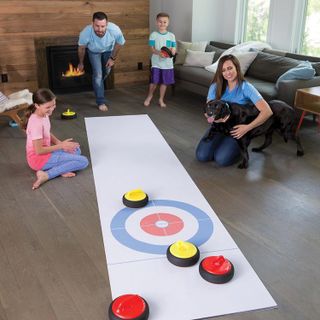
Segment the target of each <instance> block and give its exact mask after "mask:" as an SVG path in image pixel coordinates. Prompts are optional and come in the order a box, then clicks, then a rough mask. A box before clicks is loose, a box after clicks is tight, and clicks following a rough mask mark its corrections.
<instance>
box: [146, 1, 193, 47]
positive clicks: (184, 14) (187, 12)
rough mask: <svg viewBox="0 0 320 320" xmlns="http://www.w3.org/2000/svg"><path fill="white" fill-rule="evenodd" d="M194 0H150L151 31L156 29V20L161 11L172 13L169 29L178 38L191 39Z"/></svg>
mask: <svg viewBox="0 0 320 320" xmlns="http://www.w3.org/2000/svg"><path fill="white" fill-rule="evenodd" d="M192 4H193V0H150V22H149V24H150V32H151V31H154V30H155V29H156V26H155V20H156V16H157V14H158V13H159V12H167V13H168V14H169V15H170V26H169V30H170V31H172V32H173V33H174V34H175V36H176V39H179V40H183V41H191V40H192V38H191V34H192Z"/></svg>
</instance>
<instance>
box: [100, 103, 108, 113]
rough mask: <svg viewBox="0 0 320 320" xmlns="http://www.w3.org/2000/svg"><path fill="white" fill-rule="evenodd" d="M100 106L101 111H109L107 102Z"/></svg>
mask: <svg viewBox="0 0 320 320" xmlns="http://www.w3.org/2000/svg"><path fill="white" fill-rule="evenodd" d="M98 108H99V110H100V111H103V112H105V111H108V106H107V105H105V104H100V105H99V106H98Z"/></svg>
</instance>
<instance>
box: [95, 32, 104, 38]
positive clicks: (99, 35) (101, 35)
mask: <svg viewBox="0 0 320 320" xmlns="http://www.w3.org/2000/svg"><path fill="white" fill-rule="evenodd" d="M94 33H95V34H96V35H97V36H98V37H99V38H102V37H103V36H104V35H105V34H106V32H105V31H104V32H101V34H99V33H97V32H96V31H95V32H94Z"/></svg>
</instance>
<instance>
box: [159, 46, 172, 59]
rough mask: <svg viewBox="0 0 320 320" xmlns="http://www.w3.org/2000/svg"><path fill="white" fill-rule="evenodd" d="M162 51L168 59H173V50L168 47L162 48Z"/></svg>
mask: <svg viewBox="0 0 320 320" xmlns="http://www.w3.org/2000/svg"><path fill="white" fill-rule="evenodd" d="M160 51H161V52H162V54H163V55H164V56H165V57H166V58H172V57H173V54H172V52H171V50H170V49H169V48H167V47H161V49H160Z"/></svg>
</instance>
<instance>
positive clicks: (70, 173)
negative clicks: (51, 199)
mask: <svg viewBox="0 0 320 320" xmlns="http://www.w3.org/2000/svg"><path fill="white" fill-rule="evenodd" d="M75 175H76V174H75V173H74V172H66V173H64V174H62V175H61V177H64V178H72V177H74V176H75Z"/></svg>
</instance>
